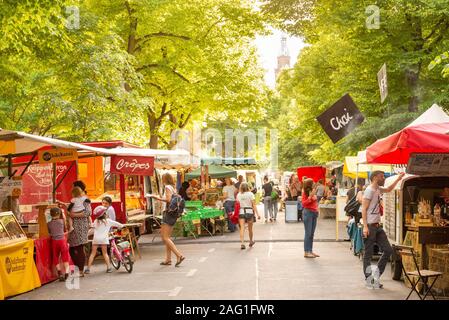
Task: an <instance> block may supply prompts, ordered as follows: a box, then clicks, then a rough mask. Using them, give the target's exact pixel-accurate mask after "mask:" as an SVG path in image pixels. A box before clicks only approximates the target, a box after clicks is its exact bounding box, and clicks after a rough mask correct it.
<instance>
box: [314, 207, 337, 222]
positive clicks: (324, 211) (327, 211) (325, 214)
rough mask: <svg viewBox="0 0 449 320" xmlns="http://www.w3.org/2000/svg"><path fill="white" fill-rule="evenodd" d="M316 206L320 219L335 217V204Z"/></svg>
mask: <svg viewBox="0 0 449 320" xmlns="http://www.w3.org/2000/svg"><path fill="white" fill-rule="evenodd" d="M318 208H319V210H320V217H321V218H322V219H335V217H336V215H337V205H336V204H320V205H319V207H318Z"/></svg>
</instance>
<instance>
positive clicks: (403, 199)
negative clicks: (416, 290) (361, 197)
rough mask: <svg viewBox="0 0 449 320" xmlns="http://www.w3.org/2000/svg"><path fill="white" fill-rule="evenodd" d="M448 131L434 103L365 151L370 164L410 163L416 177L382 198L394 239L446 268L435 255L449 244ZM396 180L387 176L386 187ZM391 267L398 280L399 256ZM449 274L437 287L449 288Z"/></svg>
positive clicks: (425, 261)
mask: <svg viewBox="0 0 449 320" xmlns="http://www.w3.org/2000/svg"><path fill="white" fill-rule="evenodd" d="M432 121H434V122H432ZM429 122H430V123H429ZM448 132H449V116H448V115H447V114H445V113H444V111H442V110H441V108H439V107H438V106H433V107H432V108H430V109H429V110H428V111H427V112H426V113H424V114H423V115H422V116H421V117H419V118H418V119H417V120H415V121H414V122H413V123H412V124H410V125H409V126H407V127H406V128H404V129H402V130H400V131H398V132H396V133H394V134H392V135H390V136H388V137H386V138H384V139H380V140H378V141H376V142H375V143H374V144H372V145H371V146H369V147H368V148H367V150H366V161H367V163H390V164H397V165H407V173H409V174H411V175H408V176H406V177H405V178H404V179H402V181H401V183H399V184H398V185H397V186H396V190H395V191H394V192H392V193H388V194H385V195H384V197H383V203H384V217H383V224H384V229H385V231H386V233H387V236H388V238H389V239H390V241H392V242H393V243H397V244H408V245H412V246H414V247H415V249H416V250H417V252H418V256H419V263H420V266H421V267H423V268H426V267H432V268H434V269H440V270H441V268H442V266H441V265H440V266H439V265H438V264H436V263H435V261H437V260H436V259H433V258H432V256H431V255H432V253H435V254H436V253H437V252H438V247H442V248H445V249H447V244H449V228H448V227H447V225H448V222H449V221H448V218H449V217H448V216H447V211H448V209H447V202H446V199H449V197H447V196H446V193H448V192H447V191H449V154H448V153H449V135H448ZM394 179H395V178H390V179H387V180H386V186H388V185H390V184H391V183H392V181H393V180H394ZM448 202H449V201H448ZM435 250H437V251H435ZM402 262H403V263H404V266H405V267H406V269H407V270H410V268H411V267H412V264H411V263H410V261H408V260H407V259H405V260H404V259H403V261H402ZM392 267H393V277H394V278H395V279H399V278H400V275H401V266H400V263H399V262H398V260H396V259H395V260H394V261H393V264H392ZM444 272H445V274H444V276H443V277H442V279H440V280H438V283H437V285H436V288H440V289H441V290H442V288H445V287H448V288H449V281H448V280H449V273H447V270H446V269H444Z"/></svg>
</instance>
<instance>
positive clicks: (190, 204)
mask: <svg viewBox="0 0 449 320" xmlns="http://www.w3.org/2000/svg"><path fill="white" fill-rule="evenodd" d="M185 208H186V210H198V209H201V208H203V202H202V201H186V202H185Z"/></svg>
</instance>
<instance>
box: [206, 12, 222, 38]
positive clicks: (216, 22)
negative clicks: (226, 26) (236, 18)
mask: <svg viewBox="0 0 449 320" xmlns="http://www.w3.org/2000/svg"><path fill="white" fill-rule="evenodd" d="M223 21H226V20H224V19H223V17H221V18H220V19H218V21H215V22H214V23H213V24H212V25H211V26H210V27H209V29H207V31H206V33H205V34H204V36H202V37H201V40H204V39H206V37H207V36H208V35H209V33H210V32H211V31H212V29H213V27H215V26H216V25H217V24H219V23H220V22H223Z"/></svg>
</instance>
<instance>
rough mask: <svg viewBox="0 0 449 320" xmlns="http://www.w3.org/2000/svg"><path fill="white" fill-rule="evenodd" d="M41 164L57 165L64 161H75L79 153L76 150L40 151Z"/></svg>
mask: <svg viewBox="0 0 449 320" xmlns="http://www.w3.org/2000/svg"><path fill="white" fill-rule="evenodd" d="M38 155H39V163H41V164H45V163H56V162H64V161H73V160H77V159H78V152H77V151H76V149H63V148H56V149H48V150H40V151H39V153H38Z"/></svg>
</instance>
